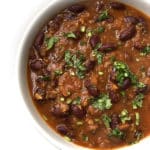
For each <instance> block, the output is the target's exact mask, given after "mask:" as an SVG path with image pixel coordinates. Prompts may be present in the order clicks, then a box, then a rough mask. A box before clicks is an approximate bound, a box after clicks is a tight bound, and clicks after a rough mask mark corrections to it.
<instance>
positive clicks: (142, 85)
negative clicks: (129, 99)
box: [136, 82, 146, 88]
mask: <svg viewBox="0 0 150 150" xmlns="http://www.w3.org/2000/svg"><path fill="white" fill-rule="evenodd" d="M136 87H137V88H144V87H146V85H145V84H144V83H142V82H138V83H137V85H136Z"/></svg>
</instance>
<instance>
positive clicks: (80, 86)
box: [28, 0, 150, 149]
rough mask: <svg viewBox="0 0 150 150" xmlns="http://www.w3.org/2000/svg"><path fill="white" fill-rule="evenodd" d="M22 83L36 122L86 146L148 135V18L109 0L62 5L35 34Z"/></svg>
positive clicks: (119, 143) (124, 142)
mask: <svg viewBox="0 0 150 150" xmlns="http://www.w3.org/2000/svg"><path fill="white" fill-rule="evenodd" d="M28 81H29V88H30V91H31V96H32V98H33V102H34V104H35V106H36V108H37V109H38V111H39V113H40V114H41V116H42V117H43V119H44V120H45V121H46V122H47V123H48V124H49V125H50V127H52V128H53V129H54V130H56V131H57V132H58V133H60V134H61V135H62V136H63V137H64V138H65V139H67V140H69V141H72V142H74V143H76V144H79V145H82V146H85V147H90V148H105V149H106V148H108V149H110V148H116V147H121V146H125V145H129V144H134V143H137V142H138V141H140V139H142V138H144V137H146V136H148V135H149V134H150V119H149V114H150V91H149V86H150V18H149V17H148V16H146V15H144V14H143V13H141V12H140V11H138V10H137V9H135V8H133V7H130V6H127V5H125V4H122V3H119V2H114V1H113V2H112V1H110V0H99V1H97V0H89V1H88V2H86V3H83V4H76V5H73V6H70V7H69V8H66V9H65V10H64V11H62V12H60V13H59V14H58V15H56V16H55V17H54V19H52V20H50V21H49V22H48V23H47V24H46V25H45V26H44V27H43V29H42V30H41V31H40V32H39V33H38V35H37V37H36V39H35V41H34V43H33V46H32V47H31V49H30V54H29V59H28Z"/></svg>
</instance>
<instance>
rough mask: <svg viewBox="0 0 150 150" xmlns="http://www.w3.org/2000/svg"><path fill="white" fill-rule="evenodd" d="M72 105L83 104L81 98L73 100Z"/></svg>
mask: <svg viewBox="0 0 150 150" xmlns="http://www.w3.org/2000/svg"><path fill="white" fill-rule="evenodd" d="M72 104H74V105H80V104H81V98H80V97H77V98H76V99H74V100H73V102H72Z"/></svg>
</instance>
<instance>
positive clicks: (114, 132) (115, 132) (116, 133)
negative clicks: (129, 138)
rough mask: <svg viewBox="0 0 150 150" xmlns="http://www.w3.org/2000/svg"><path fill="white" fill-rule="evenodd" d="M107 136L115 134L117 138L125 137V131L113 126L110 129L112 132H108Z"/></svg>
mask: <svg viewBox="0 0 150 150" xmlns="http://www.w3.org/2000/svg"><path fill="white" fill-rule="evenodd" d="M109 136H115V137H117V138H119V139H124V138H125V133H124V132H122V131H120V130H119V129H118V128H115V129H113V130H112V132H111V133H110V134H109Z"/></svg>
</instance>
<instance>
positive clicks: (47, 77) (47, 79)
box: [40, 76, 50, 81]
mask: <svg viewBox="0 0 150 150" xmlns="http://www.w3.org/2000/svg"><path fill="white" fill-rule="evenodd" d="M40 79H42V80H43V81H49V80H50V76H41V77H40Z"/></svg>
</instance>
